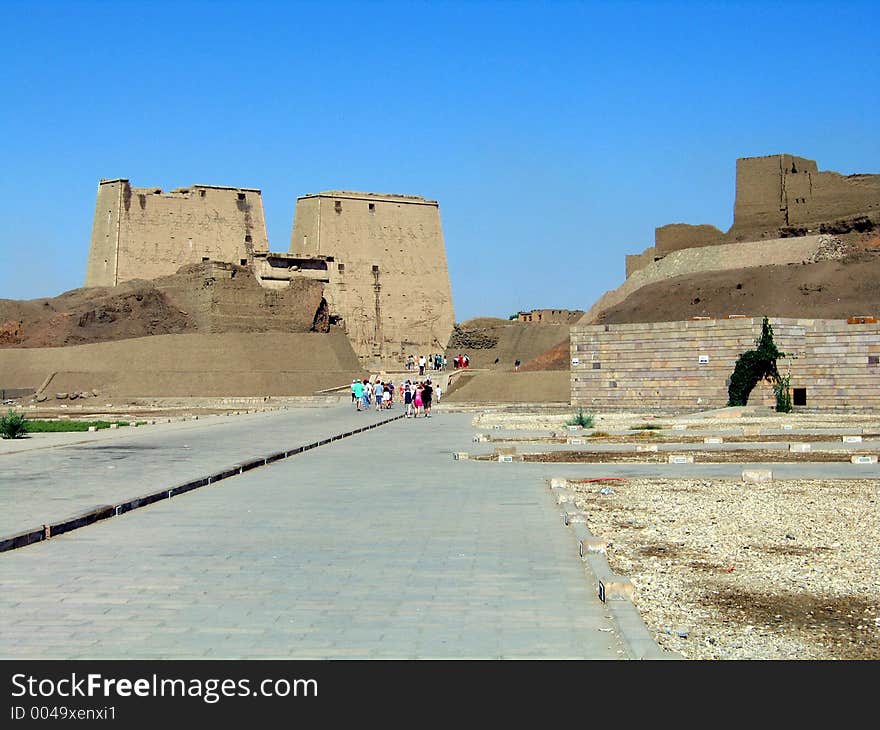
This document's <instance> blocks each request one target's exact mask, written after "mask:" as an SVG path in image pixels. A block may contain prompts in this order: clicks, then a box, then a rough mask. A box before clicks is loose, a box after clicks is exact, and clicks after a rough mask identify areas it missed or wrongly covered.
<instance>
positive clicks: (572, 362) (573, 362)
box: [571, 357, 581, 365]
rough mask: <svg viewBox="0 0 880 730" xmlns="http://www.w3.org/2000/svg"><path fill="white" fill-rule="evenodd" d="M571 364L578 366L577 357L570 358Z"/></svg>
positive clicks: (579, 362) (578, 360)
mask: <svg viewBox="0 0 880 730" xmlns="http://www.w3.org/2000/svg"><path fill="white" fill-rule="evenodd" d="M571 364H572V365H580V364H581V359H580V358H579V357H573V358H571Z"/></svg>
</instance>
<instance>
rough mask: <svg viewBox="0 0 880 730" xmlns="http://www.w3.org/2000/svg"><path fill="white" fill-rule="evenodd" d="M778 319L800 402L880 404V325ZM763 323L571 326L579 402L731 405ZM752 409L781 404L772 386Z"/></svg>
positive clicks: (758, 392) (778, 335)
mask: <svg viewBox="0 0 880 730" xmlns="http://www.w3.org/2000/svg"><path fill="white" fill-rule="evenodd" d="M872 319H873V318H869V319H868V321H867V322H866V323H862V322H857V323H853V324H849V323H848V321H847V320H829V319H782V318H771V319H770V323H771V325H772V326H773V335H774V340H775V342H776V345H777V347H778V348H779V349H780V350H781V351H782V352H784V353H786V354H787V355H793V356H794V357H793V358H786V359H784V360H780V361H779V362H778V367H779V371H780V373H782V374H786V373H788V372H789V369H790V373H791V388H792V392H793V395H794V404H795V406H799V405H802V406H807V407H817V408H832V409H833V408H841V409H844V408H845V409H858V408H877V407H880V388H878V387H877V384H878V379H880V324H878V323H877V322H876V321H871V320H872ZM761 321H762V320H761V318H758V317H755V318H751V317H749V318H745V317H737V318H732V319H697V320H687V321H679V322H659V323H657V322H655V323H646V324H609V325H576V326H574V327H572V329H571V362H572V365H571V402H572V404H573V405H576V406H583V407H585V408H588V407H589V408H596V409H602V410H609V409H612V410H613V409H623V410H626V409H639V410H641V409H645V408H654V409H658V410H667V411H673V410H700V409H709V408H721V407H723V406H725V405H727V386H728V383H729V378H730V375H731V374H732V373H733V369H734V366H735V364H736V360H737V358H738V357H739V356H740V354H742V353H743V352H745V351H746V350H751V349H753V348H754V345H755V340H756V339H757V337H758V336H759V335H760V333H761ZM749 403H750V404H752V405H754V404H762V403H763V404H773V403H775V400H774V395H773V391H772V389H771V388H770V387H769V386H766V385H765V386H764V387H756V388H755V390H754V391H753V392H752V395H751V398H750V399H749Z"/></svg>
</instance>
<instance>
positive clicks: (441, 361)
mask: <svg viewBox="0 0 880 730" xmlns="http://www.w3.org/2000/svg"><path fill="white" fill-rule="evenodd" d="M448 362H449V361H448V360H447V359H446V357H445V355H441V354H440V353H439V352H438V353H432V354H430V355H428V356H427V357H425V356H424V355H419V356H418V357H416V356H415V355H408V356H407V358H406V363H405V364H406V369H407V370H415V369H416V367H418V369H419V375H424V374H425V370H426V369H430V370H444V369H445V368H446V365H447V364H448Z"/></svg>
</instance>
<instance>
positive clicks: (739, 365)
mask: <svg viewBox="0 0 880 730" xmlns="http://www.w3.org/2000/svg"><path fill="white" fill-rule="evenodd" d="M780 357H790V356H789V355H786V354H785V353H784V352H780V351H779V349H778V348H777V347H776V343H775V342H774V341H773V327H771V326H770V320H768V319H767V317H764V321H763V322H762V323H761V336H760V337H759V338H758V339H757V340H756V341H755V349H754V350H749V351H747V352H744V353H743V354H742V355H740V356H739V359H738V360H737V361H736V367H734V369H733V375H731V376H730V385H729V386H728V388H727V405H729V406H745V405H748V402H749V395H750V394H751V392H752V390H753V389H754V387H755V386H756V385H757V384H758V381H760V380H769V381H770V382H772V383H773V390H774V391H775V393H776V410H777V411H781V412H784V413H788V412H790V411H791V396H790V394H789V390H788V383H789V377H788V376H787V377H786V378H785V379H783V378H781V376H780V375H779V370H777V368H776V361H777V360H778V359H779V358H780ZM786 403H787V408H788V410H783V408H785V407H786Z"/></svg>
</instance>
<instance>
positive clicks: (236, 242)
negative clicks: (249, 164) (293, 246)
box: [86, 179, 269, 286]
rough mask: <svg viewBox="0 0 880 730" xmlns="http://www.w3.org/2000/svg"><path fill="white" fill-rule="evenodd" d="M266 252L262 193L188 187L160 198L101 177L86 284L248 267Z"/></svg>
mask: <svg viewBox="0 0 880 730" xmlns="http://www.w3.org/2000/svg"><path fill="white" fill-rule="evenodd" d="M268 250H269V242H268V239H267V237H266V224H265V221H264V219H263V201H262V197H261V194H260V191H259V190H256V189H254V188H232V187H221V186H216V185H193V186H191V187H189V188H178V189H176V190H172V191H171V192H169V193H165V192H162V190H160V189H158V188H133V187H131V184H130V183H129V181H128V180H125V179H117V180H102V181H101V182H100V184H99V185H98V200H97V204H96V205H95V220H94V224H93V226H92V241H91V246H90V249H89V260H88V266H87V269H86V286H116V285H117V284H119V283H120V282H123V281H130V280H131V279H155V278H156V277H158V276H166V275H168V274H173V273H174V272H175V271H177V269H178V268H180V267H181V266H183V265H184V264H192V263H197V262H200V261H208V260H214V261H228V262H230V263H235V264H242V265H247V264H249V263H250V262H251V260H252V258H253V256H254V254H255V253H257V252H261V253H262V252H268Z"/></svg>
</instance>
